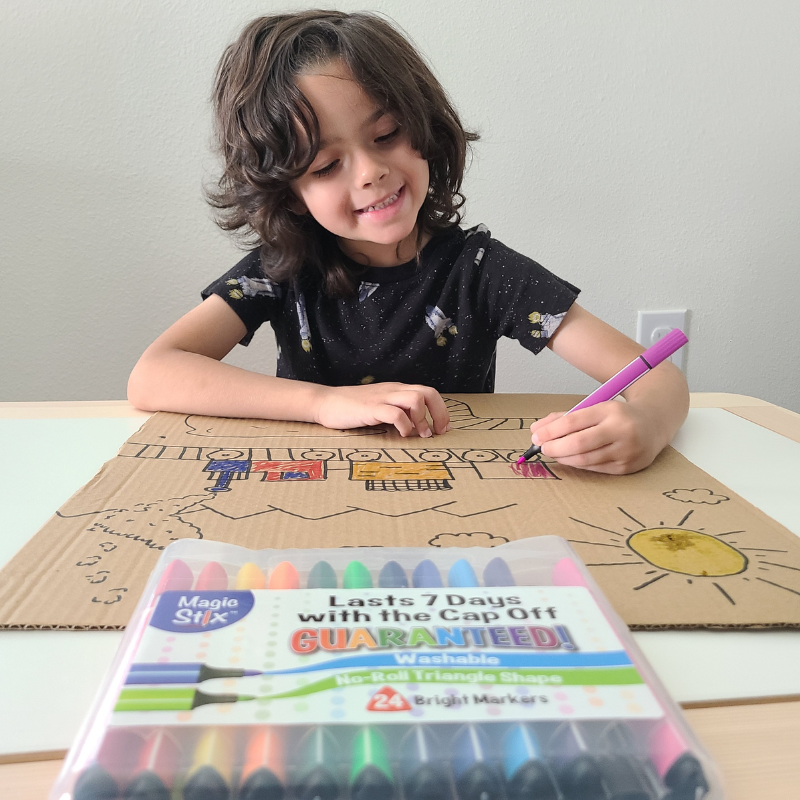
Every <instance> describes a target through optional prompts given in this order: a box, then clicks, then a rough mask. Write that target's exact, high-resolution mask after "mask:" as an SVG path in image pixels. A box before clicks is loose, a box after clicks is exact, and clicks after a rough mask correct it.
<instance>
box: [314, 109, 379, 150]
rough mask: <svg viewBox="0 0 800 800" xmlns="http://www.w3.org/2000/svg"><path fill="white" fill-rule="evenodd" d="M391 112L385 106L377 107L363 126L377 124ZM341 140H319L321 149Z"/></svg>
mask: <svg viewBox="0 0 800 800" xmlns="http://www.w3.org/2000/svg"><path fill="white" fill-rule="evenodd" d="M388 113H389V112H388V111H387V110H386V109H385V108H376V109H375V111H373V112H372V114H370V115H369V116H368V117H367V118H366V119H365V120H364V121H363V122H362V123H361V127H362V128H368V127H369V126H370V125H373V124H375V123H376V122H377V121H378V120H379V119H380V118H381V117H383V116H385V115H386V114H388ZM338 141H339V140H338V139H320V140H319V149H320V150H324V149H325V148H326V147H330V146H331V145H332V144H336V143H337V142H338Z"/></svg>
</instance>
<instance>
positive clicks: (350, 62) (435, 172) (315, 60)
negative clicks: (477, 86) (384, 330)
mask: <svg viewBox="0 0 800 800" xmlns="http://www.w3.org/2000/svg"><path fill="white" fill-rule="evenodd" d="M332 60H340V61H341V62H342V63H343V64H344V65H346V66H347V68H348V69H349V70H350V72H351V73H352V75H353V77H354V78H355V80H356V81H357V82H358V83H359V84H360V85H361V87H362V88H363V89H364V90H365V91H366V92H367V94H368V95H369V96H370V97H371V98H372V100H373V101H374V102H375V103H376V104H377V105H378V106H379V107H380V108H382V109H384V110H385V111H386V112H387V113H390V114H392V115H393V116H394V117H396V119H397V121H398V122H399V124H400V125H401V126H402V127H403V128H404V130H405V131H406V133H407V134H408V137H409V141H410V142H411V145H412V147H413V148H414V149H415V150H416V151H417V152H418V153H419V154H420V155H421V156H422V157H423V158H424V159H426V160H427V162H428V167H429V171H430V185H429V188H428V195H427V197H426V199H425V201H424V202H423V204H422V207H421V209H420V211H419V215H418V218H417V242H416V249H417V259H419V253H420V249H421V242H422V240H423V237H424V235H425V234H430V235H433V234H435V233H436V232H438V231H440V230H442V229H444V228H446V227H449V226H450V225H452V224H456V223H458V222H460V221H461V214H460V213H459V209H460V208H461V207H462V206H463V204H464V196H463V195H462V194H461V191H460V189H461V183H462V180H463V177H464V170H465V166H466V158H467V153H468V151H469V143H470V142H472V141H475V140H476V139H477V138H478V135H477V134H476V133H473V132H470V131H467V130H465V129H464V127H463V126H462V124H461V121H460V119H459V117H458V114H457V113H456V111H455V109H454V108H453V106H452V104H451V103H450V100H449V99H448V97H447V94H446V93H445V91H444V89H443V88H442V86H441V84H440V83H439V81H438V80H437V79H436V78H435V77H434V75H433V73H432V72H431V70H430V68H429V67H428V66H427V64H426V63H425V62H424V60H423V59H422V57H421V56H420V55H419V53H417V52H416V50H415V49H414V48H413V46H412V45H411V44H410V43H409V42H408V41H407V40H406V39H405V38H404V36H403V35H402V34H401V33H399V32H398V31H397V30H396V29H395V28H394V27H393V26H392V25H391V24H389V23H388V22H387V21H386V20H384V19H382V18H381V17H378V16H376V15H375V14H371V13H357V14H345V13H342V12H339V11H323V10H315V11H304V12H300V13H296V14H277V15H274V16H267V17H260V18H258V19H255V20H253V21H252V22H251V23H249V24H248V25H247V26H246V27H245V28H244V30H243V31H242V33H241V34H240V36H239V38H238V39H237V40H236V41H235V42H234V43H233V44H231V45H230V46H229V47H228V48H227V49H226V50H225V52H224V54H223V56H222V59H221V60H220V63H219V66H218V67H217V73H216V81H215V87H214V95H213V101H214V110H215V125H216V140H217V148H218V151H219V153H220V155H221V156H222V159H223V163H224V171H223V172H222V175H221V176H220V178H219V180H218V181H217V183H216V186H215V187H214V188H213V189H208V190H207V191H206V195H207V199H208V202H209V203H210V204H211V205H212V206H213V207H214V208H216V209H217V212H218V213H217V224H218V225H219V226H220V227H221V228H222V229H223V230H226V231H229V232H235V233H237V234H238V236H239V238H241V239H242V240H243V242H244V243H245V244H246V245H247V246H250V247H255V246H257V245H260V250H261V253H260V255H261V265H262V269H263V270H264V272H265V274H266V275H267V276H268V277H269V278H271V279H272V280H276V281H286V280H291V279H292V278H294V277H295V276H297V275H298V273H299V272H300V270H301V268H302V267H303V265H305V264H308V265H310V266H312V267H313V268H315V269H316V270H317V271H318V273H319V274H320V276H321V278H322V284H323V287H324V290H325V292H326V293H327V294H328V295H330V296H332V297H344V296H348V295H351V294H353V293H354V292H355V290H356V279H355V276H354V275H353V273H352V272H351V270H350V269H348V267H347V265H346V262H345V260H344V258H343V257H342V254H341V251H340V250H339V248H338V246H337V245H336V239H335V236H334V235H333V234H331V233H330V232H329V231H327V230H325V228H323V227H322V226H321V225H320V224H319V223H318V222H317V221H316V220H315V219H314V218H313V217H312V216H311V215H310V214H304V215H300V214H297V213H294V212H293V211H292V210H291V208H290V203H291V198H292V196H293V195H292V191H291V183H292V181H294V180H296V179H297V178H299V177H300V176H301V175H303V174H304V173H305V172H306V170H307V169H308V168H309V167H310V165H311V163H312V162H313V160H314V158H315V157H316V155H317V152H318V151H319V142H320V131H319V122H318V120H317V117H316V115H315V114H314V109H313V108H312V107H311V104H310V103H309V102H308V100H307V99H306V98H305V97H304V96H303V94H302V92H301V91H300V90H299V89H298V88H297V85H296V79H297V77H298V76H299V75H301V74H303V73H304V72H305V71H308V70H311V69H314V68H317V67H320V66H323V65H325V64H327V63H329V62H330V61H332Z"/></svg>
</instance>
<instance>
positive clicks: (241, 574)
mask: <svg viewBox="0 0 800 800" xmlns="http://www.w3.org/2000/svg"><path fill="white" fill-rule="evenodd" d="M722 796H723V795H722V789H721V785H720V781H719V776H718V774H717V771H716V770H715V768H714V765H713V763H712V762H711V760H710V759H709V757H708V755H707V754H706V753H705V752H704V751H703V749H702V748H701V747H700V746H699V744H698V742H697V741H696V739H695V738H694V736H693V734H692V732H691V731H690V729H689V728H688V726H687V725H686V723H685V721H684V719H683V717H682V715H681V712H680V710H679V709H678V707H677V706H676V705H675V704H674V703H673V702H672V701H671V700H670V698H669V696H668V695H667V693H666V691H665V689H664V687H663V686H662V685H661V683H660V682H659V680H658V678H657V677H656V676H655V674H654V673H653V671H652V669H651V668H650V666H649V665H648V664H647V662H646V661H645V660H644V657H643V656H642V654H641V652H640V651H639V650H638V648H637V647H636V644H635V643H634V641H633V640H632V638H631V637H630V634H629V632H628V629H627V627H626V626H625V625H624V623H623V622H622V620H621V619H620V618H619V617H618V616H617V615H616V613H615V612H614V611H613V609H612V608H611V606H610V605H609V603H608V601H607V600H606V599H605V597H603V595H602V593H601V592H600V591H599V589H598V587H597V585H596V584H595V583H594V581H593V580H592V578H591V576H590V575H589V573H588V571H587V570H586V568H585V567H584V566H583V565H582V563H581V562H580V560H579V559H578V557H577V556H576V555H575V554H574V552H573V551H572V549H571V548H570V547H569V545H568V544H567V543H566V542H565V541H564V540H563V539H561V538H559V537H552V536H544V537H536V538H533V539H526V540H519V541H515V542H510V543H508V544H504V545H502V546H500V547H495V548H492V549H486V548H477V547H475V548H446V549H435V548H383V547H381V548H363V547H362V548H337V549H329V550H258V551H253V550H247V549H245V548H242V547H236V546H233V545H226V544H220V543H216V542H205V541H201V542H197V541H189V540H182V541H178V542H175V543H174V544H171V545H170V546H169V547H168V548H167V549H166V550H165V552H164V553H163V555H162V557H161V559H160V560H159V562H158V565H157V567H156V569H155V570H154V572H153V574H152V576H151V578H150V580H149V582H148V584H147V587H146V589H145V592H144V594H143V596H142V599H141V600H140V602H139V605H138V606H137V609H136V611H135V613H134V616H133V618H132V620H131V623H130V625H129V626H128V629H127V632H126V635H125V638H124V640H123V642H122V644H121V646H120V650H119V652H118V653H117V655H116V657H115V659H114V663H113V666H112V669H111V671H110V673H109V675H108V677H107V678H106V680H105V683H104V685H103V687H102V688H101V690H100V692H99V694H98V697H97V699H96V701H95V704H94V707H93V708H92V710H91V712H90V713H89V715H88V716H87V719H86V721H85V722H84V725H83V727H82V729H81V732H80V734H79V736H78V738H77V741H76V743H75V745H74V746H73V748H72V749H71V750H70V753H69V755H68V757H67V759H66V761H65V764H64V768H63V770H62V773H61V775H60V776H59V779H58V781H57V782H56V785H55V787H54V788H53V790H52V792H51V795H50V797H51V800H68V798H73V800H114V799H115V798H126V800H170V798H171V799H172V800H178V798H184V800H284V798H286V800H292V799H293V798H297V800H337V799H340V800H665V799H668V800H700V798H708V800H721V798H722Z"/></svg>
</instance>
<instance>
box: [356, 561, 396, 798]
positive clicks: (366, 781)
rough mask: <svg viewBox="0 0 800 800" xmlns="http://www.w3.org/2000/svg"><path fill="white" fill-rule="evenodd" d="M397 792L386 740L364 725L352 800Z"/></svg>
mask: <svg viewBox="0 0 800 800" xmlns="http://www.w3.org/2000/svg"><path fill="white" fill-rule="evenodd" d="M353 563H358V562H353ZM362 566H363V565H362ZM394 796H395V786H394V778H393V777H392V768H391V767H390V766H389V756H388V755H387V753H386V742H385V740H384V738H383V736H382V735H381V734H380V733H378V731H377V730H375V729H374V728H362V729H361V730H360V731H359V732H358V733H357V734H356V738H355V741H354V742H353V761H352V765H351V768H350V797H351V800H392V798H394Z"/></svg>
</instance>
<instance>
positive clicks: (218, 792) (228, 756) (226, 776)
mask: <svg viewBox="0 0 800 800" xmlns="http://www.w3.org/2000/svg"><path fill="white" fill-rule="evenodd" d="M232 744H233V743H232V741H231V736H230V733H229V732H228V731H225V730H223V729H221V728H209V729H208V730H207V731H206V732H205V733H204V734H203V735H202V736H201V737H200V739H198V741H197V746H196V747H195V749H194V755H193V757H192V766H191V767H190V769H189V772H188V774H187V776H186V783H185V784H184V787H183V798H184V800H201V798H202V800H208V799H209V798H220V800H221V798H227V797H228V796H229V795H230V786H231V771H232V765H233V746H232Z"/></svg>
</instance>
